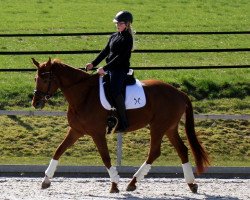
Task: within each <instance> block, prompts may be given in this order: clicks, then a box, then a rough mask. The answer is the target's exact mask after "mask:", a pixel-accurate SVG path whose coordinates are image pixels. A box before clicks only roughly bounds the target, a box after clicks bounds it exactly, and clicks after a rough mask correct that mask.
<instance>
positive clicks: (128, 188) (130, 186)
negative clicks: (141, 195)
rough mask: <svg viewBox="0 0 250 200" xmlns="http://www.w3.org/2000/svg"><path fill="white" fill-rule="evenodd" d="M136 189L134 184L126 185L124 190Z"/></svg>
mask: <svg viewBox="0 0 250 200" xmlns="http://www.w3.org/2000/svg"><path fill="white" fill-rule="evenodd" d="M135 190H136V186H135V185H128V187H127V189H126V191H128V192H131V191H135Z"/></svg>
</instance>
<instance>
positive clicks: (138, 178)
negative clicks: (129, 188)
mask: <svg viewBox="0 0 250 200" xmlns="http://www.w3.org/2000/svg"><path fill="white" fill-rule="evenodd" d="M150 169H151V165H150V164H147V163H146V162H144V163H143V164H142V166H141V167H140V169H139V170H138V171H137V172H136V173H135V174H134V177H136V181H137V182H139V181H141V180H142V179H143V178H144V176H146V175H147V174H148V172H149V170H150Z"/></svg>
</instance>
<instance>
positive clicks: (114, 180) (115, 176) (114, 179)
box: [107, 166, 120, 183]
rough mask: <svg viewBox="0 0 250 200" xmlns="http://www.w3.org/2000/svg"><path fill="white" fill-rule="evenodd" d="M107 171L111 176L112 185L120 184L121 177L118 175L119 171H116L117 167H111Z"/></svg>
mask: <svg viewBox="0 0 250 200" xmlns="http://www.w3.org/2000/svg"><path fill="white" fill-rule="evenodd" d="M107 170H108V173H109V176H110V181H111V182H112V183H119V178H120V176H119V175H118V171H117V170H116V167H113V166H111V167H110V168H109V169H108V168H107Z"/></svg>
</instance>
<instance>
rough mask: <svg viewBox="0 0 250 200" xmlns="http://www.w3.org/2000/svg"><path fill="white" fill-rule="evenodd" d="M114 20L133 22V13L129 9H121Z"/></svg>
mask: <svg viewBox="0 0 250 200" xmlns="http://www.w3.org/2000/svg"><path fill="white" fill-rule="evenodd" d="M113 22H126V23H127V22H130V23H132V22H133V15H132V14H131V13H130V12H128V11H120V12H118V13H117V14H116V16H115V18H114V19H113Z"/></svg>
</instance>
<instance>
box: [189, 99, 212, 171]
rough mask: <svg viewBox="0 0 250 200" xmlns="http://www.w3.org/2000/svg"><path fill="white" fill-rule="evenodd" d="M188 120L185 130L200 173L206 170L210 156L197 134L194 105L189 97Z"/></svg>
mask: <svg viewBox="0 0 250 200" xmlns="http://www.w3.org/2000/svg"><path fill="white" fill-rule="evenodd" d="M186 106H187V107H186V122H185V130H186V135H187V138H188V142H189V144H190V146H191V149H192V153H193V155H194V159H195V163H196V166H197V173H198V174H200V173H202V172H204V170H205V167H207V166H208V165H209V158H208V154H207V152H206V150H205V149H204V147H203V146H202V145H201V143H200V141H199V139H198V138H197V136H196V133H195V129H194V113H193V106H192V103H191V101H190V99H189V98H187V104H186Z"/></svg>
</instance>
